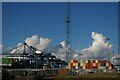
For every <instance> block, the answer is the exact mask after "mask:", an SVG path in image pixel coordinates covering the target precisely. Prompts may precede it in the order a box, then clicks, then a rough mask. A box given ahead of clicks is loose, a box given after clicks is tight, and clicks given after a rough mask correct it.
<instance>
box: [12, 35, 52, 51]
mask: <svg viewBox="0 0 120 80" xmlns="http://www.w3.org/2000/svg"><path fill="white" fill-rule="evenodd" d="M50 42H51V39H48V38H42V37H40V38H39V37H38V36H37V35H33V36H32V37H28V38H26V39H25V43H27V45H29V46H33V47H35V48H37V49H39V50H41V51H43V50H44V49H46V48H47V46H48V45H49V44H50ZM17 47H18V48H16V49H14V50H12V51H11V53H22V52H21V51H23V49H24V46H23V43H18V45H17ZM26 50H28V49H27V48H26Z"/></svg>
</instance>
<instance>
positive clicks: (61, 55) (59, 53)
mask: <svg viewBox="0 0 120 80" xmlns="http://www.w3.org/2000/svg"><path fill="white" fill-rule="evenodd" d="M60 45H61V46H59V47H58V48H57V50H58V51H57V52H53V53H52V55H55V56H56V57H57V58H60V59H62V60H65V57H66V43H65V41H62V42H61V43H60Z"/></svg>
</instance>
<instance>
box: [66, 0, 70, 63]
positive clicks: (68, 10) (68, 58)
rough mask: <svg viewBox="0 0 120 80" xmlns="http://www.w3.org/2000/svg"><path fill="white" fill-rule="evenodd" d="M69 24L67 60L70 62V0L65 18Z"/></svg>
mask: <svg viewBox="0 0 120 80" xmlns="http://www.w3.org/2000/svg"><path fill="white" fill-rule="evenodd" d="M65 22H66V24H67V32H66V34H67V35H66V62H67V63H68V62H69V61H70V58H71V56H70V55H71V31H70V22H71V21H70V1H69V0H68V2H67V16H66V20H65Z"/></svg>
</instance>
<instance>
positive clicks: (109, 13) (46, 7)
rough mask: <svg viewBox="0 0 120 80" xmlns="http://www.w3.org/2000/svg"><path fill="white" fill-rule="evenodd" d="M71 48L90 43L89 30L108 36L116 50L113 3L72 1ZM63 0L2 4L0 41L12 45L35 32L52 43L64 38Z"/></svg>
mask: <svg viewBox="0 0 120 80" xmlns="http://www.w3.org/2000/svg"><path fill="white" fill-rule="evenodd" d="M70 5H71V6H70V9H71V13H70V15H71V43H72V49H74V50H75V49H84V48H86V47H89V45H90V44H91V43H92V41H93V40H92V38H91V33H92V32H99V33H101V34H103V35H104V36H106V37H108V38H109V39H110V40H109V42H111V43H112V44H113V47H114V49H115V51H116V52H117V49H118V5H117V2H99V3H97V2H85V3H84V2H72V3H71V4H70ZM66 6H67V4H66V3H65V2H37V3H35V2H34V3H29V2H26V3H22V2H19V3H15V2H14V3H12V2H11V3H7V2H4V3H2V26H3V27H2V35H3V37H2V39H3V40H2V43H3V45H5V46H6V47H16V45H17V44H18V43H19V42H21V43H24V41H25V39H26V38H27V37H31V36H33V35H38V36H40V37H44V38H50V39H51V40H52V44H53V45H57V44H59V43H60V42H61V41H65V40H66V23H65V16H66V15H67V12H66Z"/></svg>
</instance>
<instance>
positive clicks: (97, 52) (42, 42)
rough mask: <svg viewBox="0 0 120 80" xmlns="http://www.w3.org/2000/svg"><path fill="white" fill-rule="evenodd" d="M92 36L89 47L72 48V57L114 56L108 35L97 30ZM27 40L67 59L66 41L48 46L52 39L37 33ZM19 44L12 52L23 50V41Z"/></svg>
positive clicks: (100, 57)
mask: <svg viewBox="0 0 120 80" xmlns="http://www.w3.org/2000/svg"><path fill="white" fill-rule="evenodd" d="M91 37H92V39H93V42H92V44H91V45H90V46H89V47H88V48H85V49H82V50H72V54H71V59H93V58H94V59H105V58H109V57H111V56H112V51H113V50H112V44H110V43H109V41H108V38H107V37H105V36H104V35H102V34H100V33H97V32H92V34H91ZM25 42H26V43H27V44H28V45H29V46H33V47H35V48H37V49H39V50H42V51H43V50H45V49H46V48H47V49H48V50H49V52H50V53H52V55H55V56H56V57H57V58H60V59H62V60H65V58H66V42H65V41H62V42H61V43H60V44H58V45H55V46H53V45H52V46H50V47H49V48H48V45H49V44H50V43H51V39H48V38H42V37H40V38H39V37H38V36H37V35H33V36H32V37H28V38H26V39H25ZM17 46H19V48H18V49H15V50H13V51H12V53H16V52H17V53H19V51H21V50H23V44H22V43H19V44H18V45H17Z"/></svg>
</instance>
